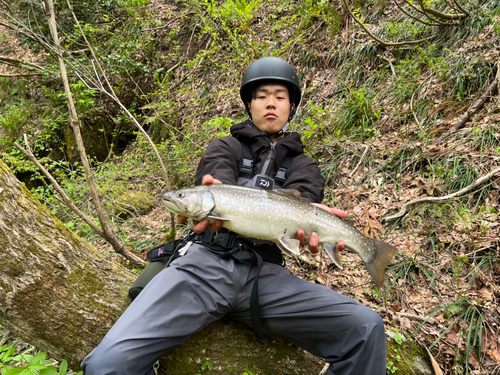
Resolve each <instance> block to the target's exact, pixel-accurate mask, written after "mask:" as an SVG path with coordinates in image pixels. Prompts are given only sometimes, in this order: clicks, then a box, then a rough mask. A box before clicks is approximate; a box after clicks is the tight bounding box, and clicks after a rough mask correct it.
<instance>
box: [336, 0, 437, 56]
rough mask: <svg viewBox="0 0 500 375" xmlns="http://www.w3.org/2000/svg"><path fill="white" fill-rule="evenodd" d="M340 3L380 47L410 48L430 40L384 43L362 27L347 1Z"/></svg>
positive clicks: (343, 0)
mask: <svg viewBox="0 0 500 375" xmlns="http://www.w3.org/2000/svg"><path fill="white" fill-rule="evenodd" d="M342 3H343V4H344V7H345V9H346V10H347V12H348V13H349V15H350V16H351V18H352V19H353V20H354V21H355V22H356V23H357V24H358V25H359V26H361V28H362V29H363V30H364V31H365V32H366V33H367V34H368V35H369V36H370V37H371V38H372V39H373V40H375V41H376V42H378V43H379V44H381V45H382V46H384V47H400V46H412V45H416V44H420V43H422V42H426V41H428V40H430V39H432V38H424V39H419V40H408V41H405V42H384V41H383V40H382V39H380V38H378V37H376V36H375V35H373V34H372V33H371V32H370V30H368V29H367V28H366V26H365V25H363V23H362V22H361V21H360V20H358V19H357V18H356V16H355V15H354V14H353V13H352V12H351V10H350V9H349V6H348V5H347V1H346V0H342Z"/></svg>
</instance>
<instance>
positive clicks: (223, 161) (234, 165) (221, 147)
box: [195, 137, 242, 185]
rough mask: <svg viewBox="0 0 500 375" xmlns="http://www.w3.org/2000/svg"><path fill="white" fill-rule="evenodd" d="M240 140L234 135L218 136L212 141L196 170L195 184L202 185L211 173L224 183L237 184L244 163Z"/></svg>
mask: <svg viewBox="0 0 500 375" xmlns="http://www.w3.org/2000/svg"><path fill="white" fill-rule="evenodd" d="M241 155H242V150H241V144H240V142H239V141H238V140H237V139H236V138H233V137H223V138H216V139H214V140H212V142H210V144H209V145H208V147H207V149H206V151H205V153H204V154H203V156H202V158H201V160H200V163H199V164H198V169H197V170H196V181H195V185H201V179H202V178H203V176H205V175H207V174H209V175H212V176H213V177H214V178H216V179H218V180H220V181H221V182H222V183H223V184H233V185H236V183H237V181H238V172H239V170H240V167H241V163H242V156H241Z"/></svg>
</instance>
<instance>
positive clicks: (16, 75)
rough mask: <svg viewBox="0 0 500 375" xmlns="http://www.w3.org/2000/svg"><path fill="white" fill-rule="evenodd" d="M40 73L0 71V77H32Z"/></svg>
mask: <svg viewBox="0 0 500 375" xmlns="http://www.w3.org/2000/svg"><path fill="white" fill-rule="evenodd" d="M39 75H42V73H12V74H4V73H0V77H10V78H13V77H32V76H39Z"/></svg>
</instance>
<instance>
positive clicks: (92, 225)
mask: <svg viewBox="0 0 500 375" xmlns="http://www.w3.org/2000/svg"><path fill="white" fill-rule="evenodd" d="M24 143H25V144H26V149H25V148H23V147H22V146H21V145H19V144H18V143H17V142H14V146H16V147H17V148H18V149H19V151H21V152H22V153H23V154H24V155H25V156H26V157H27V158H28V159H29V160H30V161H31V162H32V163H33V164H35V165H36V166H37V168H38V169H39V170H40V171H41V172H42V173H43V174H44V176H45V177H46V178H47V179H48V180H49V181H50V183H51V184H52V186H53V187H54V189H56V191H57V193H58V194H59V196H60V197H61V201H62V202H63V203H64V204H65V205H66V206H67V207H68V208H69V209H70V210H72V211H73V212H74V213H75V214H77V215H78V216H79V217H80V218H81V219H82V220H83V221H84V222H85V223H87V225H88V226H89V227H90V228H92V229H93V230H94V231H95V232H96V233H97V234H98V235H99V236H101V237H102V238H107V235H106V233H105V232H104V231H103V230H102V229H101V228H99V226H97V225H96V224H95V223H94V222H93V221H92V219H91V218H89V217H88V216H87V215H85V213H83V212H82V211H81V210H80V209H79V208H78V207H77V206H76V205H75V204H74V203H73V202H72V201H71V198H70V197H68V195H67V194H66V193H65V192H64V190H63V188H62V187H61V186H60V185H59V183H58V182H57V181H56V180H55V179H54V177H52V175H51V174H50V172H49V171H47V170H46V169H45V168H44V167H43V165H42V164H40V162H39V161H38V160H37V159H36V157H35V155H34V154H33V152H32V151H31V148H30V147H29V143H28V138H27V137H26V134H24ZM115 250H116V252H117V253H119V254H121V255H123V256H124V257H125V258H127V259H128V260H130V261H131V262H133V263H135V264H137V265H139V266H144V265H145V263H144V261H143V260H142V259H141V258H139V257H138V256H137V255H135V254H132V253H131V252H130V251H128V250H127V249H126V248H125V247H123V246H122V247H121V248H115Z"/></svg>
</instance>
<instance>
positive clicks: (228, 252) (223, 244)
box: [128, 230, 284, 344]
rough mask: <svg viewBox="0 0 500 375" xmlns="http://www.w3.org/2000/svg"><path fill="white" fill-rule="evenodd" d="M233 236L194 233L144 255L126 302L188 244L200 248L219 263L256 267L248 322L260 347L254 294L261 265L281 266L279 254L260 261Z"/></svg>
mask: <svg viewBox="0 0 500 375" xmlns="http://www.w3.org/2000/svg"><path fill="white" fill-rule="evenodd" d="M236 236H237V235H236V233H233V232H229V233H218V232H215V233H212V232H210V231H208V230H207V231H205V232H204V233H201V234H198V235H197V234H195V233H194V232H190V233H189V234H188V235H187V236H186V237H184V238H181V239H178V240H175V241H172V242H168V243H165V244H162V245H160V246H157V247H155V248H153V249H151V250H150V251H149V252H148V253H147V255H146V258H147V259H148V260H149V263H148V265H147V266H146V268H144V269H143V270H142V272H141V274H140V275H139V277H138V278H137V280H135V282H134V283H133V284H132V287H131V288H130V289H129V292H128V294H129V296H130V298H131V299H132V300H134V299H135V298H136V297H137V296H138V295H139V293H140V292H141V291H142V290H143V289H144V287H145V286H146V285H147V284H148V283H149V282H150V281H151V280H152V279H153V277H155V276H156V275H157V274H158V273H160V272H161V271H162V270H163V269H165V268H166V267H168V266H169V265H170V263H171V262H172V261H173V260H174V259H176V258H178V257H180V256H182V255H184V254H183V253H184V249H187V248H188V247H189V246H190V245H191V243H192V242H194V243H198V244H202V245H204V246H205V247H206V248H208V249H209V250H210V251H211V252H212V253H215V254H218V255H219V256H220V257H221V258H223V259H227V258H235V259H236V260H238V261H240V262H244V263H249V264H253V265H255V266H256V267H257V274H256V276H255V280H254V283H253V286H252V291H251V295H250V318H251V320H252V326H253V330H254V333H255V336H256V338H257V341H258V342H259V343H261V344H262V343H263V337H262V324H261V319H260V311H259V292H258V290H259V282H258V280H259V273H260V269H261V267H262V263H263V262H264V261H268V262H271V263H275V264H279V265H281V266H284V263H283V258H282V257H281V252H280V256H279V258H275V257H273V258H274V259H263V257H262V256H261V255H260V254H259V253H258V252H257V251H255V250H254V249H253V248H252V247H250V246H248V245H246V244H245V243H243V242H240V241H238V239H237V238H236Z"/></svg>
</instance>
